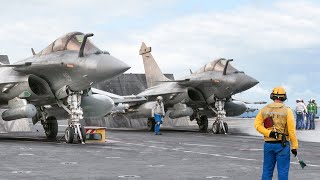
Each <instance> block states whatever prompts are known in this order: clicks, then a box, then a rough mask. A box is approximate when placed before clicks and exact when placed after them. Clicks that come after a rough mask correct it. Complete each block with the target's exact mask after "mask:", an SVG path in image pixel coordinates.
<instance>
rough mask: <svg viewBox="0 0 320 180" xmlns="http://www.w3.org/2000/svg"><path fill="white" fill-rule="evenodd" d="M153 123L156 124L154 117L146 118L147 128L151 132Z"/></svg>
mask: <svg viewBox="0 0 320 180" xmlns="http://www.w3.org/2000/svg"><path fill="white" fill-rule="evenodd" d="M155 125H156V121H155V120H154V118H148V122H147V130H148V131H150V132H153V131H154V126H155Z"/></svg>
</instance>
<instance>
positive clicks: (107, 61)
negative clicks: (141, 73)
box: [96, 56, 130, 80]
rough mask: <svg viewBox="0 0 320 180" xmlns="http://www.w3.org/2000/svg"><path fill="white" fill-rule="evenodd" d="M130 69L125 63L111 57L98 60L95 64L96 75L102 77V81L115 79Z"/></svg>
mask: <svg viewBox="0 0 320 180" xmlns="http://www.w3.org/2000/svg"><path fill="white" fill-rule="evenodd" d="M128 69H130V66H129V65H127V64H126V63H124V62H122V61H120V60H119V59H116V58H114V57H112V56H107V57H106V58H103V59H100V60H99V61H98V63H97V69H96V70H97V74H99V75H100V76H102V77H103V78H104V80H106V79H111V78H113V77H116V76H118V75H120V74H122V73H124V72H125V71H127V70H128Z"/></svg>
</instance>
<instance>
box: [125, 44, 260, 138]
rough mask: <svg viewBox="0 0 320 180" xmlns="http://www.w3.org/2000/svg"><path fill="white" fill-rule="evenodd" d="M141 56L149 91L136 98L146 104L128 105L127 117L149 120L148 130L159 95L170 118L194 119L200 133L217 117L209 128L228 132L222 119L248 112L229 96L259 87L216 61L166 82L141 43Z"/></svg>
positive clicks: (234, 70)
mask: <svg viewBox="0 0 320 180" xmlns="http://www.w3.org/2000/svg"><path fill="white" fill-rule="evenodd" d="M140 55H142V58H143V63H144V69H145V74H146V80H147V85H148V89H146V90H145V91H143V92H141V93H140V94H138V95H137V96H138V97H145V98H147V102H142V103H141V104H139V103H134V104H133V103H131V104H129V105H130V108H129V109H128V110H127V115H128V116H129V117H132V118H148V129H149V130H153V127H154V123H155V122H154V119H153V118H152V114H151V108H152V104H153V103H154V101H155V99H156V97H157V96H162V97H163V102H164V106H165V110H166V111H169V112H168V113H167V114H168V115H169V117H170V118H172V119H174V118H179V117H185V116H189V117H190V119H191V120H194V119H196V120H197V123H198V125H199V128H200V130H203V131H206V130H207V128H208V117H217V118H216V120H215V122H214V123H213V126H212V130H213V133H220V132H221V133H227V131H228V126H227V123H226V122H223V118H224V117H225V116H238V115H240V114H242V113H244V112H245V111H246V109H247V107H246V105H245V103H244V102H241V101H235V100H233V99H232V98H231V96H232V95H234V94H237V93H240V92H243V91H245V90H247V89H249V88H251V87H253V86H255V85H256V84H258V81H257V80H256V79H254V78H252V77H250V76H248V75H246V74H245V73H244V72H243V71H239V70H237V69H236V68H234V67H233V66H232V65H231V64H230V62H231V61H232V59H228V60H227V59H223V58H221V59H217V60H215V61H213V62H210V63H208V64H206V65H205V66H203V67H202V68H200V69H199V70H198V71H196V72H194V73H192V74H191V75H189V76H187V77H185V78H183V79H180V80H169V79H167V78H166V77H165V76H164V75H163V73H162V72H161V70H160V68H159V67H158V65H157V63H156V62H155V60H154V58H153V56H152V55H151V47H147V46H146V45H145V44H144V43H143V44H142V46H141V49H140Z"/></svg>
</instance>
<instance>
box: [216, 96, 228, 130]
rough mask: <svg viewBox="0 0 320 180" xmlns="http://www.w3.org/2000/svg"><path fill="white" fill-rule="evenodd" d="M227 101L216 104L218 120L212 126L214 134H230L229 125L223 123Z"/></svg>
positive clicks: (218, 101)
mask: <svg viewBox="0 0 320 180" xmlns="http://www.w3.org/2000/svg"><path fill="white" fill-rule="evenodd" d="M224 103H225V101H222V100H217V101H216V102H215V107H216V109H217V111H216V112H217V119H216V120H215V121H214V123H213V124H212V132H213V134H219V133H223V134H227V133H228V124H227V123H226V122H224V121H223V118H225V117H226V111H225V110H224Z"/></svg>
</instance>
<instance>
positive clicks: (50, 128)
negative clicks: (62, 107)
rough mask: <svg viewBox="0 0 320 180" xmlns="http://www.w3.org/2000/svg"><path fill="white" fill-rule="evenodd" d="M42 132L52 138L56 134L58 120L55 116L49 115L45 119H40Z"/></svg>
mask: <svg viewBox="0 0 320 180" xmlns="http://www.w3.org/2000/svg"><path fill="white" fill-rule="evenodd" d="M41 124H42V126H43V129H44V132H45V134H46V136H47V138H48V139H54V138H56V137H57V134H58V121H57V119H56V117H54V116H49V117H48V118H46V121H43V120H41Z"/></svg>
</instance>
